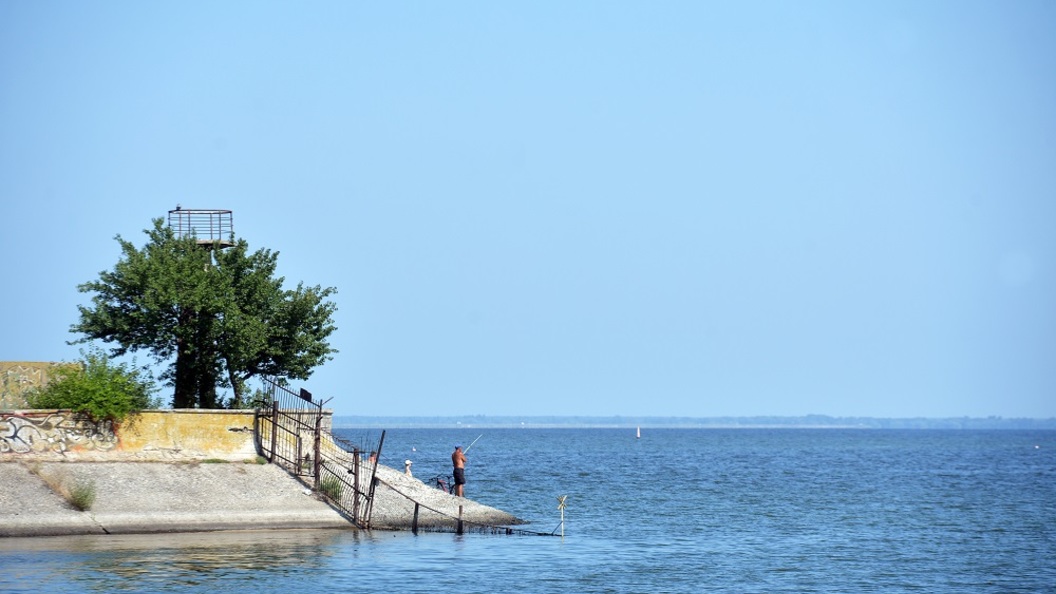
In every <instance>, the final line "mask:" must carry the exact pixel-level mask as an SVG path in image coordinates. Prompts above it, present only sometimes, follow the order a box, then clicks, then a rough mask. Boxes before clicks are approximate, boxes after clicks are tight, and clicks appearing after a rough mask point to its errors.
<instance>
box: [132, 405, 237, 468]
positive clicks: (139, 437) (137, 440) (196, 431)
mask: <svg viewBox="0 0 1056 594" xmlns="http://www.w3.org/2000/svg"><path fill="white" fill-rule="evenodd" d="M253 418H254V413H253V411H252V410H206V409H185V410H150V411H144V412H141V413H139V414H138V415H136V416H135V417H134V418H132V419H130V420H129V421H128V422H126V423H123V424H122V426H121V427H120V428H119V429H118V449H119V450H120V451H122V452H127V453H135V452H165V453H170V454H176V455H189V456H195V457H197V456H202V457H210V458H252V457H253V456H256V455H257V450H256V445H255V442H254V439H253Z"/></svg>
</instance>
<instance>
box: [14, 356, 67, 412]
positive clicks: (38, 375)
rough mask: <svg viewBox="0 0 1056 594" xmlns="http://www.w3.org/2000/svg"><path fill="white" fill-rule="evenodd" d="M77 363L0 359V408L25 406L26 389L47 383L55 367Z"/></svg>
mask: <svg viewBox="0 0 1056 594" xmlns="http://www.w3.org/2000/svg"><path fill="white" fill-rule="evenodd" d="M62 365H78V364H77V363H49V362H40V361H0V410H14V409H19V408H26V397H25V394H26V392H27V391H29V390H31V389H33V388H36V387H38V386H43V385H44V384H47V383H48V377H49V375H50V374H51V372H52V371H53V370H54V369H55V367H58V366H62Z"/></svg>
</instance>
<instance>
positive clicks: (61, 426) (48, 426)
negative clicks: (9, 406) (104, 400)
mask: <svg viewBox="0 0 1056 594" xmlns="http://www.w3.org/2000/svg"><path fill="white" fill-rule="evenodd" d="M116 446H117V433H116V432H115V431H114V424H113V423H112V422H110V421H98V422H97V421H92V420H90V419H88V418H87V417H85V416H84V415H78V414H74V413H72V412H69V411H49V412H41V413H24V414H0V453H2V454H8V453H13V454H29V453H44V452H59V453H61V452H67V451H70V450H102V451H106V450H112V449H113V448H114V447H116Z"/></svg>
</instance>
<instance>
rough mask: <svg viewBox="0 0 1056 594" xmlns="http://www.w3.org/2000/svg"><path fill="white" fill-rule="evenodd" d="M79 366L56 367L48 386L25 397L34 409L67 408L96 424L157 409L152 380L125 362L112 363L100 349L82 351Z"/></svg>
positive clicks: (37, 389)
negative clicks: (82, 359) (140, 411)
mask: <svg viewBox="0 0 1056 594" xmlns="http://www.w3.org/2000/svg"><path fill="white" fill-rule="evenodd" d="M81 355H82V356H83V357H84V361H83V362H82V363H81V364H80V365H62V366H58V367H56V369H55V371H54V372H53V374H54V375H53V377H52V378H51V380H50V381H48V383H47V384H45V385H44V386H41V387H39V388H35V389H33V390H32V391H30V392H29V394H27V395H26V401H27V402H28V403H29V405H30V406H32V407H33V408H61V409H70V410H73V411H74V412H79V413H83V414H86V415H88V416H89V417H91V418H92V419H94V420H96V421H102V420H108V421H121V420H122V419H124V418H125V417H126V416H128V414H129V413H132V412H134V411H137V410H143V409H147V408H156V407H157V404H158V403H157V400H156V399H155V398H154V397H153V396H152V394H153V393H154V392H155V391H156V387H155V385H154V381H153V379H151V378H150V377H149V375H148V374H145V373H144V372H143V371H142V370H139V369H135V368H134V367H131V366H129V365H127V364H125V363H120V364H114V363H113V362H111V361H110V359H109V358H108V357H107V356H106V354H105V353H103V352H102V351H101V350H100V349H91V350H89V351H88V352H85V351H81Z"/></svg>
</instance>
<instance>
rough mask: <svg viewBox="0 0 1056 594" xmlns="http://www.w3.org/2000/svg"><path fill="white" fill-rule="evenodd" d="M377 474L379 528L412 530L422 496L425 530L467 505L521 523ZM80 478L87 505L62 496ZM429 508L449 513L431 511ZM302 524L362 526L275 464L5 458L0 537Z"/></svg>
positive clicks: (482, 516) (389, 472)
mask: <svg viewBox="0 0 1056 594" xmlns="http://www.w3.org/2000/svg"><path fill="white" fill-rule="evenodd" d="M378 471H379V483H380V484H379V488H378V490H377V492H376V494H375V503H374V514H373V518H374V520H375V522H374V525H375V527H377V528H381V529H390V530H407V529H410V528H411V523H412V519H413V515H414V501H419V502H421V503H422V505H424V506H427V507H426V508H423V509H422V510H421V514H420V520H419V521H420V524H424V525H426V526H428V525H433V526H436V527H439V526H448V525H450V524H451V522H450V518H451V517H452V516H454V517H457V514H458V508H459V506H462V507H463V508H464V517H465V519H466V520H467V521H469V522H479V523H482V524H489V525H495V524H503V525H508V524H520V523H522V521H521V520H519V519H517V518H516V517H514V516H512V515H510V514H507V513H505V512H502V511H500V510H497V509H494V508H491V507H488V506H485V505H481V504H479V503H475V502H472V501H470V500H468V499H461V498H457V497H453V496H451V495H448V494H446V493H444V492H443V491H440V490H438V489H435V488H431V487H429V486H427V485H425V484H424V483H422V482H421V481H418V480H416V479H412V478H410V477H406V476H404V475H403V474H402V473H399V472H397V471H395V470H394V469H391V468H388V467H383V466H382V467H379V468H378ZM78 483H82V484H91V485H94V486H95V493H96V494H95V501H94V503H93V504H92V506H91V508H90V509H89V510H88V511H79V510H77V509H75V508H74V507H73V506H72V505H71V504H70V503H69V502H68V501H67V500H66V499H65V498H64V497H63V496H62V495H60V494H59V493H58V492H56V490H57V489H60V490H61V487H60V486H59V485H63V484H64V485H67V486H72V485H76V484H78ZM392 487H395V488H397V489H399V492H397V491H395V490H394V489H393V488H392ZM408 496H409V497H412V498H413V499H414V501H412V500H409V499H408V498H407V497H408ZM429 509H432V510H438V511H440V512H442V513H443V514H446V515H445V516H441V515H438V514H433V515H430V514H431V512H430V511H429ZM301 528H315V529H318V528H342V529H353V528H354V526H353V524H352V523H350V522H349V521H348V520H347V519H346V518H345V517H344V516H342V515H341V514H340V513H339V512H337V511H336V510H335V509H333V508H332V507H331V506H330V505H329V504H328V503H327V502H326V501H325V500H324V499H323V498H322V497H321V496H319V495H317V494H315V493H313V492H312V491H311V490H310V489H308V487H307V485H305V484H304V483H302V482H301V481H300V480H298V479H297V478H295V477H293V476H291V475H289V474H288V473H286V472H285V471H284V470H283V469H281V468H279V467H278V466H275V465H271V464H263V465H261V464H252V463H245V462H242V461H230V462H227V463H201V462H197V461H194V460H191V461H180V462H172V461H167V462H143V461H77V462H66V461H63V462H58V461H42V460H23V461H7V462H0V537H21V536H58V535H75V534H134V533H158V532H199V531H216V530H256V529H301Z"/></svg>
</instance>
